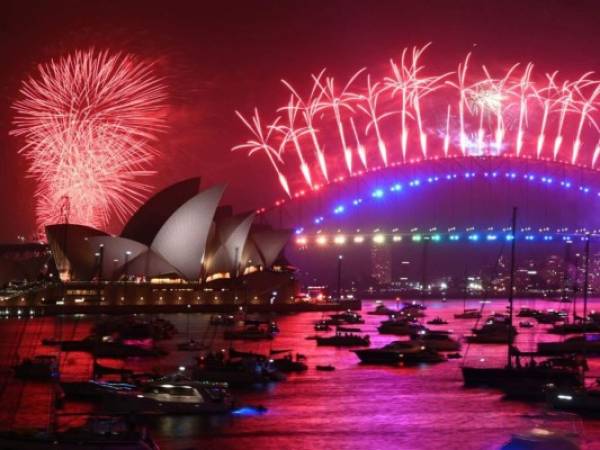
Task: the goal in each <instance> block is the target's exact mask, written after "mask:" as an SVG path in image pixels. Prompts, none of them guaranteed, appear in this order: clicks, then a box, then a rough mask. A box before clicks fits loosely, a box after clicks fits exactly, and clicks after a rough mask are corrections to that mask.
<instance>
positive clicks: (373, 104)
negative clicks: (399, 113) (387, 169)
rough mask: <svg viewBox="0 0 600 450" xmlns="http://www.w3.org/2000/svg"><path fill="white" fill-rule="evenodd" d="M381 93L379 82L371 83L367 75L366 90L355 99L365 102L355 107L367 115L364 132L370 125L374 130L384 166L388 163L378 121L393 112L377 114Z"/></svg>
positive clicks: (367, 130)
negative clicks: (367, 120) (367, 121)
mask: <svg viewBox="0 0 600 450" xmlns="http://www.w3.org/2000/svg"><path fill="white" fill-rule="evenodd" d="M382 93H383V89H380V88H379V83H371V76H370V75H367V92H366V94H365V95H359V96H358V97H357V100H362V101H363V102H364V103H365V104H358V105H357V107H358V109H359V110H361V111H362V112H364V113H365V114H366V115H367V116H368V117H369V123H368V124H367V127H366V128H365V134H366V135H368V134H369V129H370V128H371V127H372V128H373V130H374V131H375V137H376V139H377V149H378V150H379V156H380V157H381V160H382V161H383V164H384V166H387V164H388V155H387V147H386V146H385V142H384V140H383V138H382V135H381V130H380V127H379V121H380V120H382V119H383V118H385V117H386V116H389V115H391V114H393V112H388V113H386V114H382V115H379V114H378V112H377V103H378V101H379V96H380V95H381V94H382Z"/></svg>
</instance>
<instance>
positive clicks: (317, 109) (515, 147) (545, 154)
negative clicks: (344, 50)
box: [261, 45, 600, 197]
mask: <svg viewBox="0 0 600 450" xmlns="http://www.w3.org/2000/svg"><path fill="white" fill-rule="evenodd" d="M427 47H428V45H426V46H424V47H422V48H418V47H415V48H413V49H405V50H404V51H402V52H401V55H400V58H399V59H396V60H394V59H392V60H390V69H391V70H390V71H389V73H388V74H387V76H386V75H385V74H383V75H380V76H378V77H377V76H375V75H373V74H369V73H365V74H364V75H365V76H359V75H362V74H363V72H364V71H365V70H366V69H361V70H360V71H358V72H357V73H356V74H354V75H353V76H351V77H350V79H349V81H348V82H347V83H344V82H339V81H338V80H337V79H336V80H335V81H334V78H333V76H325V75H324V71H323V72H321V73H320V74H319V75H317V76H313V77H312V86H313V87H312V92H311V94H310V96H309V99H308V101H303V100H302V99H301V97H300V96H299V95H298V94H297V90H296V89H295V88H293V87H292V86H291V85H290V84H289V83H288V82H285V81H284V84H285V85H286V86H287V87H288V89H289V90H291V92H292V93H293V97H294V98H295V99H292V100H291V101H290V103H289V104H288V106H286V107H283V108H280V109H279V111H280V112H282V111H285V112H287V113H288V118H287V119H288V120H287V122H288V123H287V124H286V127H287V128H281V127H280V128H279V130H280V131H282V132H283V133H284V135H285V136H287V139H286V137H285V136H284V142H285V141H286V140H287V141H288V142H290V143H293V145H290V148H293V149H295V152H294V153H295V154H296V160H297V162H300V171H290V170H289V168H290V167H298V165H297V162H296V163H292V164H287V162H288V159H287V158H285V157H284V156H285V155H283V153H282V152H281V151H275V152H273V151H272V152H268V154H271V155H275V154H276V155H277V156H278V157H279V158H280V160H278V161H277V163H276V164H275V161H274V160H273V159H272V157H271V159H272V161H271V162H272V163H273V165H274V167H276V168H277V176H278V177H279V179H280V182H281V179H282V177H283V178H284V179H285V180H286V183H285V184H284V183H282V186H284V190H285V191H286V193H287V194H288V195H289V196H290V197H293V196H296V195H301V194H300V193H302V192H304V191H303V189H304V188H305V187H306V185H308V186H309V187H312V188H313V189H316V188H318V187H319V188H320V187H321V186H322V185H323V184H326V183H328V182H331V181H336V180H340V179H344V178H345V177H346V176H348V175H350V176H354V175H357V174H360V173H362V172H363V171H364V170H377V168H378V167H380V166H384V167H385V166H390V165H398V164H407V163H411V162H415V161H418V160H427V159H432V158H433V159H438V158H445V157H448V158H451V157H456V156H467V157H475V156H486V157H491V156H494V157H497V156H510V157H514V158H527V159H531V158H536V159H543V160H551V161H558V162H563V163H566V164H579V165H586V166H588V167H591V168H596V166H597V163H598V160H599V158H600V144H599V142H600V133H599V127H598V124H597V117H596V116H597V115H598V106H599V104H600V81H598V80H594V79H592V78H591V73H586V74H584V75H582V76H581V77H579V78H577V79H575V80H574V81H569V80H565V81H559V80H558V73H557V72H554V73H551V74H546V75H545V76H541V77H536V76H535V74H534V70H533V64H532V63H528V64H524V65H519V64H515V65H513V66H510V67H508V68H507V69H505V70H504V71H502V72H501V73H500V74H494V76H492V75H491V74H490V71H489V70H488V69H487V68H486V67H485V66H482V67H481V68H480V69H477V68H472V67H471V66H472V63H471V55H470V54H468V55H467V57H466V58H465V60H464V61H463V62H462V63H460V64H459V65H458V69H457V70H456V71H455V72H454V73H443V74H440V75H436V74H427V75H425V74H424V67H425V66H424V65H423V64H422V62H421V61H422V59H423V54H424V51H425V49H426V48H427ZM340 86H341V88H340ZM290 111H300V112H301V113H302V118H303V123H302V126H300V127H299V126H297V125H295V126H292V123H293V119H295V115H294V116H290ZM390 116H396V117H399V119H395V120H388V119H387V118H388V117H390ZM317 131H318V137H317ZM263 136H264V135H263ZM269 139H271V138H269ZM269 139H267V140H266V141H264V142H262V144H261V145H262V148H263V149H264V148H267V147H269V148H270V146H271V145H274V144H272V143H270V142H269ZM307 146H308V147H309V148H311V149H313V150H314V151H311V152H305V148H307ZM325 146H327V147H328V148H329V149H331V148H333V149H335V150H336V151H333V150H328V152H327V158H325V154H324V151H323V149H324V148H325ZM289 153H292V152H289ZM355 153H356V154H357V156H358V159H359V161H360V162H361V163H362V166H363V169H364V170H355V167H353V159H354V158H353V157H354V154H355ZM313 154H314V155H316V157H313ZM317 164H318V166H319V167H320V170H314V169H312V166H313V165H317ZM344 166H345V169H344ZM284 169H285V171H284ZM284 173H285V175H284ZM298 174H301V175H302V176H301V177H300V176H298ZM309 175H311V177H309ZM303 179H304V180H303ZM288 180H289V183H288ZM302 180H303V181H304V183H302Z"/></svg>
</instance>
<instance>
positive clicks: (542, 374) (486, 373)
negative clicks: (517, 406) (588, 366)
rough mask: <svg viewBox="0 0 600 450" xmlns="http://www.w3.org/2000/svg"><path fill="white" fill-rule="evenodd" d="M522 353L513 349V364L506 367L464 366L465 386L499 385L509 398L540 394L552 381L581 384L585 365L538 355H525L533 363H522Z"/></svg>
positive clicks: (554, 383)
mask: <svg viewBox="0 0 600 450" xmlns="http://www.w3.org/2000/svg"><path fill="white" fill-rule="evenodd" d="M521 355H522V354H520V353H517V352H516V350H513V351H512V353H511V364H510V365H507V366H504V367H463V368H462V374H463V379H464V384H465V386H466V387H492V388H499V389H503V390H504V391H505V394H507V396H508V397H513V398H517V397H521V398H524V397H538V396H539V395H540V393H542V392H543V391H544V389H545V388H546V386H547V385H548V384H553V385H555V386H579V385H581V369H582V368H583V367H582V366H581V364H579V363H575V362H573V363H567V362H565V361H564V360H561V359H547V360H543V361H540V362H536V361H535V359H534V358H535V357H537V356H539V355H538V354H525V355H526V356H529V357H530V358H531V359H530V362H529V363H527V364H524V365H522V364H521V361H520V357H521ZM513 360H514V361H513Z"/></svg>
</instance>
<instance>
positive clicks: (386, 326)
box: [377, 318, 427, 336]
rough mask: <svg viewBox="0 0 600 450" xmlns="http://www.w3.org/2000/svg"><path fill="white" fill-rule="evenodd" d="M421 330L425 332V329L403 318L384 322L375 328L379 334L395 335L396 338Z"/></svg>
mask: <svg viewBox="0 0 600 450" xmlns="http://www.w3.org/2000/svg"><path fill="white" fill-rule="evenodd" d="M422 330H427V328H425V327H424V326H423V325H420V324H418V323H416V322H412V321H410V320H408V319H404V318H392V319H389V320H384V321H383V322H381V325H380V326H379V327H377V331H379V333H381V334H395V335H398V336H408V335H410V334H414V333H418V332H419V331H422Z"/></svg>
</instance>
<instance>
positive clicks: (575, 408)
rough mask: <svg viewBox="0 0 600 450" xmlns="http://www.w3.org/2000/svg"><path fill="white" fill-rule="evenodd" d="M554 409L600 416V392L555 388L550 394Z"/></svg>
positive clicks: (549, 399)
mask: <svg viewBox="0 0 600 450" xmlns="http://www.w3.org/2000/svg"><path fill="white" fill-rule="evenodd" d="M548 402H549V403H550V405H552V407H553V408H555V409H559V410H563V411H570V412H575V413H578V414H581V415H583V416H594V417H598V416H600V390H599V389H592V388H587V387H583V386H580V387H577V388H570V389H567V388H560V387H555V388H553V389H552V390H551V391H550V392H549V393H548Z"/></svg>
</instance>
